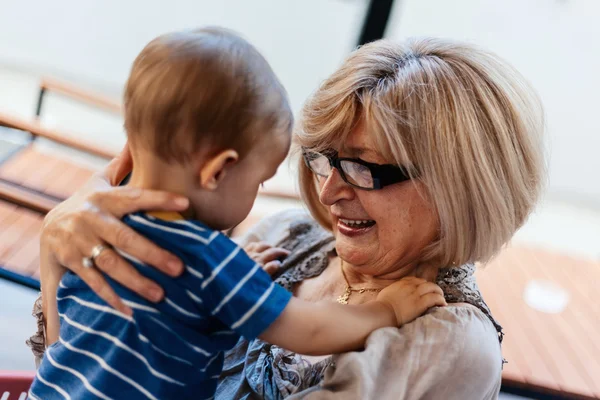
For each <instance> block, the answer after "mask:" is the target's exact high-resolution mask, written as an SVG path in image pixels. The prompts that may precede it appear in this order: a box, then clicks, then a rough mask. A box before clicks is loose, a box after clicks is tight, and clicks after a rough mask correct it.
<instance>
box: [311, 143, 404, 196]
mask: <svg viewBox="0 0 600 400" xmlns="http://www.w3.org/2000/svg"><path fill="white" fill-rule="evenodd" d="M311 153H312V154H318V155H321V156H323V157H326V158H327V159H328V160H329V165H330V166H331V167H332V168H335V169H337V170H338V172H339V173H340V176H341V177H342V179H343V180H344V182H346V183H347V184H348V185H350V186H352V187H355V188H357V189H361V190H380V189H383V188H384V187H385V186H389V185H393V184H395V183H401V182H405V181H408V180H411V179H412V178H411V176H410V174H409V172H408V170H407V169H406V168H404V167H400V166H398V165H393V164H375V163H370V162H367V161H364V160H361V159H360V158H349V157H338V156H337V154H338V153H337V152H336V151H332V152H331V154H326V153H319V152H316V151H312V150H308V149H302V157H303V158H304V163H305V164H306V166H307V167H308V169H310V170H311V171H312V172H313V173H314V174H315V175H317V176H321V177H323V178H327V177H328V175H323V174H320V173H318V172H317V171H315V170H314V169H312V167H311V166H310V161H311V159H310V154H311ZM312 160H314V158H313V159H312ZM343 161H350V162H354V163H357V164H360V165H363V166H365V167H367V168H368V169H369V171H370V172H371V177H372V178H373V187H372V188H365V187H362V186H358V185H356V184H354V183H352V182H350V181H349V180H348V178H347V177H346V173H345V172H344V170H343V168H342V162H343ZM414 175H415V174H414V173H413V176H414Z"/></svg>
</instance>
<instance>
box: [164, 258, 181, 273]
mask: <svg viewBox="0 0 600 400" xmlns="http://www.w3.org/2000/svg"><path fill="white" fill-rule="evenodd" d="M167 268H169V271H171V272H172V273H174V274H179V273H181V263H180V262H179V261H176V260H172V261H169V262H168V263H167Z"/></svg>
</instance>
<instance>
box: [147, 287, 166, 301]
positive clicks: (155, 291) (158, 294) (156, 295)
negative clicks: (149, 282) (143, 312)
mask: <svg viewBox="0 0 600 400" xmlns="http://www.w3.org/2000/svg"><path fill="white" fill-rule="evenodd" d="M150 298H151V299H152V300H153V301H160V300H162V298H163V291H162V289H161V288H157V287H155V288H152V289H151V290H150Z"/></svg>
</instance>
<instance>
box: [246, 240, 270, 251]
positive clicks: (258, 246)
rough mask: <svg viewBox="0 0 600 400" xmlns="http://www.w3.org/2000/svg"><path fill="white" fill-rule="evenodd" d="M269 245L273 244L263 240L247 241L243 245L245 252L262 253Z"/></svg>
mask: <svg viewBox="0 0 600 400" xmlns="http://www.w3.org/2000/svg"><path fill="white" fill-rule="evenodd" d="M271 247H273V246H271V245H270V244H268V243H265V242H252V243H248V245H247V246H246V247H244V250H246V252H254V253H262V252H263V251H265V250H267V249H269V248H271Z"/></svg>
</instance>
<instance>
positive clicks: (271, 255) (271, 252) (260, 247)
mask: <svg viewBox="0 0 600 400" xmlns="http://www.w3.org/2000/svg"><path fill="white" fill-rule="evenodd" d="M244 251H245V252H246V253H248V256H250V258H251V259H253V260H254V261H256V262H257V263H259V264H260V265H262V267H263V269H264V270H265V271H266V272H267V273H268V274H269V275H273V274H274V273H276V272H277V271H278V270H279V267H281V260H282V259H284V258H286V257H287V256H289V255H290V252H289V250H286V249H283V248H281V247H273V246H271V245H270V244H268V243H265V242H253V243H249V244H248V245H246V247H244Z"/></svg>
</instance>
